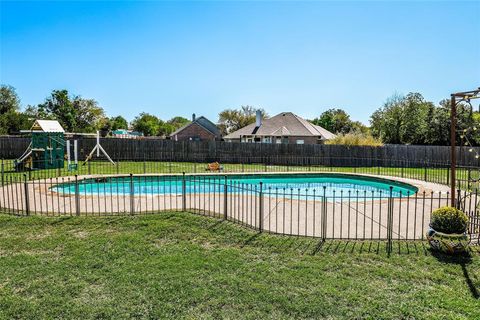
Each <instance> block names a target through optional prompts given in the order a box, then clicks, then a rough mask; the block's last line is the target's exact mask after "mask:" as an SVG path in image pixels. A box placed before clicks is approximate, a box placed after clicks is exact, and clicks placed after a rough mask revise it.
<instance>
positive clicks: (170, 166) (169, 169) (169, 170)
mask: <svg viewBox="0 0 480 320" xmlns="http://www.w3.org/2000/svg"><path fill="white" fill-rule="evenodd" d="M168 173H172V161H168Z"/></svg>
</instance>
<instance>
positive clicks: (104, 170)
mask: <svg viewBox="0 0 480 320" xmlns="http://www.w3.org/2000/svg"><path fill="white" fill-rule="evenodd" d="M355 160H357V161H352V158H351V157H349V158H346V157H304V156H301V157H295V156H275V157H258V158H252V157H245V158H242V157H237V158H236V162H235V163H227V162H224V161H223V159H222V158H217V159H215V161H216V162H218V163H219V165H220V170H219V171H216V172H212V171H210V170H208V163H207V162H202V161H198V162H177V161H149V160H142V161H125V160H116V161H115V162H114V163H111V162H108V161H106V160H105V159H104V160H101V161H89V162H86V163H83V162H79V163H78V164H77V166H76V168H75V166H70V167H69V166H68V164H67V161H64V165H63V166H59V168H56V169H41V170H37V169H33V170H31V169H29V168H32V167H33V168H35V167H38V166H37V165H35V163H28V164H26V166H24V165H22V166H19V165H16V163H15V160H12V159H8V160H6V159H2V160H1V162H0V174H1V179H2V183H5V181H7V179H8V177H9V176H19V175H23V174H24V173H25V174H26V175H27V179H28V180H34V179H45V178H50V177H60V176H73V175H75V174H77V175H87V174H88V175H98V174H100V175H103V174H107V175H113V174H130V173H132V174H175V173H177V174H178V173H182V172H185V173H205V172H212V173H222V172H225V173H228V172H347V173H358V174H371V175H382V176H392V177H400V178H409V179H416V180H422V181H427V182H433V183H439V184H446V185H448V184H449V183H450V165H449V163H448V162H442V161H437V162H434V161H425V162H419V161H418V160H414V161H409V160H389V161H388V162H387V161H386V160H385V159H384V158H382V159H376V158H355ZM62 162H63V160H62ZM72 164H73V163H72ZM456 175H457V186H458V188H460V189H469V190H471V189H474V188H476V187H477V184H478V180H479V179H480V167H478V166H459V167H457V172H456Z"/></svg>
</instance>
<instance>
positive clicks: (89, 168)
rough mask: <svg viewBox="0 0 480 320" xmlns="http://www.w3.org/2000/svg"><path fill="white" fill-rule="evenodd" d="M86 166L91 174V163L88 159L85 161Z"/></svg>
mask: <svg viewBox="0 0 480 320" xmlns="http://www.w3.org/2000/svg"><path fill="white" fill-rule="evenodd" d="M87 168H88V174H89V175H90V174H92V168H91V165H90V160H88V162H87Z"/></svg>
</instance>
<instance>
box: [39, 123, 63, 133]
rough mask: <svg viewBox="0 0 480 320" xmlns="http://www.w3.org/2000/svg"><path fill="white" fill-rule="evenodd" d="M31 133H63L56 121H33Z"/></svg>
mask: <svg viewBox="0 0 480 320" xmlns="http://www.w3.org/2000/svg"><path fill="white" fill-rule="evenodd" d="M31 130H32V131H43V132H65V130H63V128H62V126H61V125H60V123H59V122H58V121H57V120H35V122H34V123H33V126H32V129H31Z"/></svg>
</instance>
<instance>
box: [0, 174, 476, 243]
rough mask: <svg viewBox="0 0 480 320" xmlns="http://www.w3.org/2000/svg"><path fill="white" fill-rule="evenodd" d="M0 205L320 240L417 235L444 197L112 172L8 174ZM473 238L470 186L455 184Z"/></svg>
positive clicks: (15, 210)
mask: <svg viewBox="0 0 480 320" xmlns="http://www.w3.org/2000/svg"><path fill="white" fill-rule="evenodd" d="M6 179H7V180H8V181H6V183H5V184H4V185H3V186H2V187H1V192H0V208H1V209H2V211H4V212H6V213H8V214H14V215H22V216H23V215H42V216H62V215H67V216H96V215H99V216H102V215H139V214H152V213H157V212H162V211H188V212H192V213H196V214H201V215H206V216H211V217H215V218H220V219H225V220H229V221H232V222H235V223H238V224H240V225H243V226H246V227H249V228H252V229H255V230H258V231H259V232H270V233H276V234H284V235H291V236H306V237H315V238H320V239H323V240H326V239H342V240H387V241H389V243H391V241H394V240H400V241H403V240H421V239H424V237H425V232H426V229H427V227H428V225H429V222H430V215H431V213H432V211H433V210H435V209H437V208H439V207H441V206H444V205H448V204H449V200H450V194H449V193H448V192H445V193H441V192H436V193H434V192H429V193H427V192H417V193H409V192H407V193H402V192H400V193H398V192H397V193H394V192H393V191H392V188H390V192H388V191H387V192H385V193H382V192H379V193H378V192H371V191H368V190H353V191H349V192H344V191H337V190H330V189H328V190H327V189H326V188H325V187H324V186H320V185H318V186H317V185H314V184H313V185H310V186H309V187H308V188H304V187H299V188H294V187H291V188H290V187H289V188H277V187H272V186H271V185H264V184H262V183H240V182H238V180H235V179H233V178H229V177H228V176H227V175H219V174H216V175H195V174H192V175H185V174H183V175H162V176H158V175H133V174H129V175H116V176H114V177H109V176H96V177H92V176H83V177H78V176H75V177H71V176H70V177H55V178H47V179H38V180H35V179H34V180H28V177H27V175H26V174H25V175H23V176H22V177H17V176H9V177H8V178H6ZM457 199H459V206H460V207H461V208H462V209H463V210H464V211H465V212H466V213H467V215H468V216H469V221H470V225H469V228H468V234H469V236H470V238H471V240H472V241H474V242H476V243H478V241H479V236H480V215H479V212H478V200H479V199H478V194H477V191H475V192H471V191H467V190H458V195H457Z"/></svg>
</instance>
